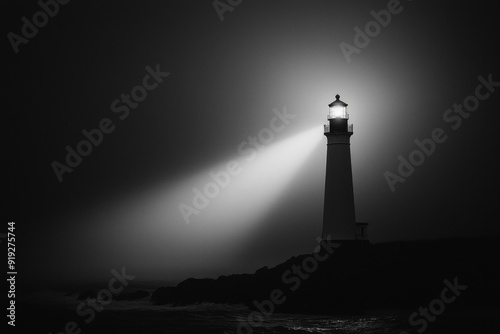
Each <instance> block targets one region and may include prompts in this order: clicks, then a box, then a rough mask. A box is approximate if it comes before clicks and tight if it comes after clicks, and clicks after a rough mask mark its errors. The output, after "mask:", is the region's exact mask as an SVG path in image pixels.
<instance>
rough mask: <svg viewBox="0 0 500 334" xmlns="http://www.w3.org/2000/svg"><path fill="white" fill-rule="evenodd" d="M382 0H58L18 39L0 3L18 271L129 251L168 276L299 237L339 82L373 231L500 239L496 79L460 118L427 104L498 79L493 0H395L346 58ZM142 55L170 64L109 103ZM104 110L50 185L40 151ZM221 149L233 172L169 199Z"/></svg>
mask: <svg viewBox="0 0 500 334" xmlns="http://www.w3.org/2000/svg"><path fill="white" fill-rule="evenodd" d="M387 6H388V2H387V1H351V0H350V1H347V0H346V1H305V0H303V1H290V0H286V1H285V0H277V1H249V0H247V1H242V2H241V4H239V5H237V6H236V7H234V8H233V11H227V12H225V13H224V14H223V16H224V20H223V21H221V20H220V18H219V16H218V14H217V12H216V10H215V9H214V6H213V4H212V1H140V2H139V1H135V2H132V1H105V2H102V1H71V2H69V3H68V4H66V5H61V6H60V8H59V10H58V12H57V13H56V14H55V15H54V17H51V18H49V19H48V23H47V24H46V25H45V26H43V27H40V28H39V29H38V33H37V34H36V35H35V36H34V37H32V38H30V39H29V41H28V43H27V44H20V45H19V52H18V53H17V54H16V53H15V52H14V49H13V47H12V45H11V43H10V42H9V38H8V34H9V33H10V32H13V33H15V34H18V35H20V34H21V29H22V26H23V24H24V23H23V21H22V20H21V18H23V17H24V16H26V17H27V18H28V19H29V20H30V21H32V19H33V14H35V13H36V12H37V11H39V10H40V7H39V5H38V4H37V3H36V2H35V1H29V2H28V1H25V2H24V4H21V2H20V1H8V2H7V4H4V8H3V10H2V12H3V15H4V16H5V18H4V20H3V22H5V24H4V27H3V29H4V36H6V37H5V38H4V54H6V55H7V56H6V59H4V64H5V66H6V71H5V73H6V76H5V78H6V80H5V85H4V87H5V90H4V92H5V93H6V95H5V99H6V100H7V104H6V105H7V108H5V109H6V112H7V114H8V118H7V121H6V122H4V127H5V128H7V130H8V132H7V151H8V154H7V156H6V157H5V156H4V159H5V160H4V165H7V166H8V167H7V171H6V173H5V174H4V177H5V179H6V181H7V189H5V193H6V194H7V195H6V196H7V205H6V206H5V207H6V208H7V210H6V218H5V219H4V221H7V220H15V221H16V222H17V229H16V233H17V240H18V245H17V246H18V257H19V259H18V261H19V266H20V267H21V268H20V269H19V271H22V272H24V273H26V276H28V277H32V278H35V279H40V280H49V281H50V280H53V281H54V280H78V281H83V280H88V279H92V280H94V279H99V280H100V279H102V278H103V277H104V278H107V277H108V276H109V275H108V274H109V271H110V270H111V269H113V268H120V267H122V266H125V267H127V268H128V271H130V272H131V273H133V274H135V275H136V276H137V279H138V280H141V281H147V280H180V279H184V278H186V277H189V276H196V277H214V276H217V275H219V274H230V273H234V272H253V271H254V270H256V269H258V268H259V267H261V266H263V265H275V264H277V263H279V262H281V261H283V260H285V259H287V258H288V257H290V256H292V255H297V254H300V253H306V252H311V251H312V250H313V249H314V248H315V246H316V241H315V239H316V237H317V236H320V234H321V220H322V210H323V192H324V177H325V155H326V145H325V138H324V137H323V134H322V128H321V126H322V124H323V123H325V122H326V113H327V110H328V107H327V105H328V104H329V103H330V102H332V101H333V100H334V96H335V94H336V93H340V95H341V99H342V100H344V101H345V102H346V103H348V104H349V107H348V112H349V114H350V121H351V122H352V123H353V124H354V136H353V137H352V140H351V142H352V146H351V150H352V164H353V173H354V186H355V189H354V191H355V198H356V213H357V218H358V220H359V221H365V222H369V224H370V225H369V234H370V239H371V240H372V241H373V242H382V241H391V240H415V239H434V238H445V237H470V236H498V235H499V234H500V233H499V232H500V229H499V227H498V223H497V221H498V215H497V209H496V207H497V205H496V199H497V193H498V188H497V179H498V176H497V175H498V174H497V170H498V163H497V162H496V161H497V155H498V150H497V144H498V137H497V133H498V126H497V121H498V116H497V115H498V112H499V108H498V106H499V96H500V87H498V88H496V90H497V91H495V92H490V95H489V97H487V98H485V99H484V100H483V101H480V102H479V106H478V107H477V110H475V111H473V112H471V115H470V117H468V118H464V119H463V121H462V123H461V124H460V126H459V127H458V128H457V129H453V127H452V126H454V125H456V123H455V122H456V121H448V122H447V121H445V120H444V119H443V115H444V114H445V113H446V111H447V109H449V108H452V107H453V105H454V104H455V103H456V104H462V103H463V102H464V100H466V99H467V98H468V97H469V96H471V95H472V96H474V94H475V92H476V87H477V86H478V85H479V84H480V81H479V80H478V77H479V76H482V77H483V78H485V79H488V76H490V77H491V78H490V79H491V80H493V81H495V82H500V72H499V71H498V59H499V52H498V42H497V39H498V24H497V21H498V19H497V15H496V13H497V12H496V11H495V10H494V5H493V4H490V3H488V4H486V3H481V5H478V2H472V1H471V2H460V1H439V2H434V1H430V0H413V1H401V3H400V5H399V7H397V8H399V9H398V10H399V13H398V14H392V16H391V20H390V22H389V23H388V24H386V27H381V28H380V31H377V32H375V33H373V35H374V36H373V37H372V38H371V40H370V42H369V43H368V45H366V46H365V47H363V48H360V49H359V50H358V53H354V54H352V57H351V59H350V60H351V61H350V62H348V61H347V59H346V57H345V56H344V54H343V53H342V49H341V47H340V45H341V43H342V42H345V43H348V44H351V45H355V42H354V38H355V34H356V32H355V30H354V28H355V27H359V28H360V29H362V30H364V29H365V25H366V24H367V23H368V22H370V21H373V20H374V18H373V16H372V15H371V14H370V12H371V11H375V12H379V11H381V10H385V9H387ZM147 67H150V68H151V70H150V71H153V70H154V69H156V68H159V70H160V71H161V72H168V73H169V75H168V76H166V75H164V77H163V78H161V79H160V80H162V82H160V83H158V85H157V86H156V87H155V88H153V89H152V90H150V91H148V92H147V96H146V97H145V98H144V100H143V101H141V102H139V103H138V105H137V106H135V105H134V107H135V108H131V107H130V108H128V109H129V111H130V113H129V115H128V117H126V118H124V119H120V116H123V115H124V114H123V113H124V111H123V110H124V108H123V109H122V111H120V112H118V113H115V112H113V110H112V108H111V104H112V103H113V101H115V100H116V99H121V96H122V94H129V95H130V94H131V91H133V89H134V88H135V87H136V86H138V85H139V86H142V85H143V78H144V77H145V76H146V75H147V74H148V71H147V70H146V68H147ZM147 83H148V84H149V85H153V83H154V79H150V80H149V81H147ZM491 89H492V90H493V89H495V88H494V87H493V88H491ZM135 92H139V93H137V94H140V91H139V90H137V89H136V90H135ZM480 92H481V93H482V94H483V95H484V94H486V93H487V92H488V90H487V89H485V88H483V89H482V90H480ZM471 101H472V102H473V100H471V99H469V100H468V102H470V103H472V102H471ZM118 106H121V107H123V106H125V102H120V101H119V103H118V104H117V105H116V106H115V107H118ZM284 110H286V113H288V114H291V115H294V116H295V117H294V118H293V119H292V118H290V119H288V120H287V122H288V124H285V123H286V122H285V123H283V125H284V129H283V130H282V131H280V132H276V133H273V137H272V138H270V140H269V143H268V144H266V145H265V147H263V148H261V149H259V150H258V151H257V153H256V156H255V159H253V160H252V161H247V158H248V157H249V156H248V155H245V154H242V153H241V152H239V151H238V147H239V146H240V145H243V147H244V148H248V147H250V146H249V144H248V143H247V144H245V141H247V142H248V137H249V136H256V135H258V134H259V133H260V132H261V131H262V129H264V128H269V127H270V122H271V120H272V119H273V117H276V113H280V114H283V113H284ZM451 115H452V114H448V116H449V117H451ZM453 115H455V117H456V114H453ZM103 119H104V120H105V119H109V120H110V121H109V122H111V124H112V126H114V128H113V129H114V130H113V132H111V133H108V134H104V135H103V139H102V142H101V143H100V144H99V145H98V146H97V147H95V146H94V147H93V149H92V152H91V153H90V154H89V155H88V156H86V157H83V159H82V162H81V163H80V165H78V166H77V167H75V168H74V170H73V171H72V173H65V174H64V175H63V182H59V180H58V178H57V176H56V174H55V172H54V170H53V168H52V167H51V164H52V163H53V162H54V161H57V162H60V163H65V161H64V160H65V158H66V154H67V152H66V149H65V147H66V146H67V145H69V146H70V147H72V148H73V149H76V147H77V145H78V143H79V142H80V141H81V140H84V139H85V137H84V135H83V134H82V131H83V130H87V131H91V130H92V129H95V128H98V127H99V124H100V122H101V121H102V120H103ZM436 128H441V129H443V132H444V134H445V135H446V136H447V140H446V141H445V142H444V143H440V144H437V145H436V148H435V151H434V152H433V153H432V154H431V155H430V156H428V157H426V159H425V161H424V163H423V164H421V165H420V166H418V167H417V168H416V169H415V171H414V172H413V174H412V175H410V176H409V177H408V178H407V179H406V181H405V182H404V183H398V184H396V185H395V191H394V192H392V191H391V189H390V187H389V185H388V183H387V181H386V179H385V177H384V173H385V172H386V171H390V172H392V173H397V169H398V164H399V161H398V157H399V156H400V155H401V156H403V157H405V158H407V159H408V157H409V155H410V154H411V153H412V151H414V150H415V149H416V148H417V146H416V145H415V143H414V141H415V140H416V139H419V140H424V139H426V138H429V137H430V136H431V133H432V132H433V131H434V130H435V129H436ZM247 152H248V151H247ZM233 160H235V161H238V162H239V164H240V165H239V166H240V170H241V172H240V173H239V174H238V175H234V176H232V177H231V180H230V183H229V185H228V186H227V187H226V188H224V189H222V190H221V191H220V194H218V195H217V196H215V198H213V199H211V200H210V204H209V205H208V207H207V208H206V209H203V210H201V211H200V213H199V215H194V216H191V217H192V221H191V223H189V224H187V223H186V222H185V221H184V219H183V217H182V215H181V213H180V210H179V204H181V203H185V204H189V205H192V200H193V196H194V193H193V188H199V189H201V188H203V187H204V186H205V185H206V184H207V183H208V182H210V181H211V178H210V176H209V173H210V172H211V171H212V172H214V173H217V172H220V171H223V170H225V169H226V168H227V164H228V163H229V162H230V161H233Z"/></svg>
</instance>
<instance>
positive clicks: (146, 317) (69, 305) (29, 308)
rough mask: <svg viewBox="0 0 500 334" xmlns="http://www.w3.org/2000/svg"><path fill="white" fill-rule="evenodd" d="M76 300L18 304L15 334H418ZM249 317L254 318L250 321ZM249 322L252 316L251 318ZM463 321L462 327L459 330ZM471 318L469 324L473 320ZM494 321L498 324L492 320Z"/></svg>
mask: <svg viewBox="0 0 500 334" xmlns="http://www.w3.org/2000/svg"><path fill="white" fill-rule="evenodd" d="M80 303H82V301H81V300H78V299H77V294H67V293H63V292H43V293H37V294H31V295H30V296H23V297H22V298H20V300H19V301H18V304H19V306H18V308H17V313H16V333H49V334H61V333H67V334H71V333H74V334H85V333H89V334H91V333H117V334H118V333H127V334H128V333H130V334H132V333H150V334H156V333H217V334H225V333H228V334H229V333H238V334H240V333H241V334H252V333H256V334H257V333H275V334H279V333H288V334H292V333H293V334H299V333H301V334H302V333H304V334H305V333H336V334H337V333H338V334H340V333H346V334H347V333H349V334H354V333H366V334H375V333H377V334H381V333H398V334H408V333H421V332H424V331H418V330H419V329H420V330H421V329H422V327H412V326H410V324H409V322H408V317H409V315H410V314H411V313H412V312H414V311H416V310H373V311H369V312H365V313H364V314H360V315H333V314H332V315H328V314H326V315H325V314H322V315H310V314H284V313H273V314H271V315H266V316H262V315H261V314H257V313H252V312H254V311H253V310H250V309H248V308H247V307H246V306H244V305H224V304H210V303H203V304H197V305H190V306H181V307H173V306H169V305H161V306H159V305H153V304H151V302H150V301H149V297H148V298H143V299H138V300H133V301H111V302H110V303H109V304H108V305H105V306H103V308H102V310H100V311H95V312H94V315H93V317H92V318H91V317H90V314H89V313H90V312H88V313H86V314H85V316H82V315H79V314H78V313H77V312H76V310H77V308H78V305H79V304H80ZM450 313H451V316H450V315H448V316H441V319H438V320H440V321H434V322H433V323H429V324H428V326H427V327H426V328H425V332H426V333H498V332H497V329H498V325H497V322H498V321H492V320H491V319H495V318H496V316H498V314H497V315H494V314H490V315H489V317H486V316H485V313H484V312H476V313H473V314H471V313H470V312H468V314H466V315H464V314H460V313H455V312H450ZM252 314H253V317H252V316H251V315H252ZM249 316H251V317H250V318H249ZM465 316H467V317H468V320H471V321H467V322H466V324H465V325H464V324H463V320H464V317H465ZM471 316H472V318H471ZM496 319H498V318H496Z"/></svg>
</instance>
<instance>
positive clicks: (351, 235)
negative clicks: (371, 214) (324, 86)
mask: <svg viewBox="0 0 500 334" xmlns="http://www.w3.org/2000/svg"><path fill="white" fill-rule="evenodd" d="M335 98H336V99H335V101H333V102H332V103H330V104H329V105H328V107H329V110H328V123H327V124H325V126H324V134H325V136H326V139H327V155H326V180H325V199H324V200H325V203H324V210H323V232H322V239H323V240H325V241H331V242H337V243H344V244H345V243H353V242H354V241H359V240H361V241H367V239H368V237H367V233H366V229H367V224H366V223H356V213H355V209H354V189H353V181H352V166H351V143H350V140H351V136H352V134H353V126H352V124H349V114H348V113H347V103H345V102H343V101H341V100H340V95H338V94H337V95H336V96H335Z"/></svg>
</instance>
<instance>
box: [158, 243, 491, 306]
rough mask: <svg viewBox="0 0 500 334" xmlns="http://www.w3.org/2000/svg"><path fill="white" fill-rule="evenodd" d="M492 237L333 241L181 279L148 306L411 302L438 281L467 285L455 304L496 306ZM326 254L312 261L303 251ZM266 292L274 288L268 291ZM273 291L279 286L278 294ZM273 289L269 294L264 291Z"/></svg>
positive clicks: (426, 297) (429, 294) (434, 291)
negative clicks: (280, 258)
mask: <svg viewBox="0 0 500 334" xmlns="http://www.w3.org/2000/svg"><path fill="white" fill-rule="evenodd" d="M499 241H500V240H499V239H495V238H490V239H451V240H450V239H443V240H432V241H415V242H390V243H381V244H375V245H370V246H369V247H368V248H366V247H365V250H364V251H360V250H359V249H356V250H353V249H350V247H344V246H340V247H339V248H337V249H335V251H334V252H333V253H332V254H326V250H325V249H322V250H321V252H320V253H319V254H304V255H299V256H294V257H292V258H290V259H288V260H287V261H285V262H284V263H281V264H279V265H277V266H275V267H273V268H267V267H263V268H260V269H259V270H257V271H256V272H255V273H253V274H234V275H229V276H220V277H218V278H217V279H210V278H204V279H195V278H189V279H186V280H185V281H183V282H181V283H179V284H178V285H177V286H175V287H160V288H158V289H156V291H154V292H153V294H152V295H151V302H152V303H153V304H156V305H166V304H168V305H172V306H183V305H190V304H198V303H204V302H208V303H224V304H245V305H247V306H249V307H250V308H259V306H258V305H261V304H262V302H263V301H266V300H267V301H269V300H272V298H273V297H274V299H275V300H277V301H279V303H273V306H274V309H273V311H274V312H291V313H295V312H296V313H315V314H321V313H329V314H332V312H333V314H335V313H337V314H342V313H359V312H363V311H366V310H374V309H415V308H417V307H419V306H422V305H428V304H429V302H430V301H431V300H433V299H435V298H438V297H439V296H440V293H441V291H442V289H443V287H444V283H443V282H444V280H446V279H447V280H448V281H450V282H453V281H454V280H457V281H458V283H459V284H461V285H466V286H467V287H468V289H467V290H466V292H464V293H463V294H462V296H460V298H458V299H457V300H456V302H454V303H453V307H458V308H473V309H479V308H496V307H497V306H496V300H497V298H498V297H499V296H500V289H498V285H497V284H498V282H499V281H500V274H499V272H500V267H499V265H498V263H500V261H498V260H499V259H498V255H499V254H500V242H499ZM320 255H321V256H326V255H329V256H328V258H327V259H326V260H324V261H323V262H319V261H317V268H315V267H314V261H313V260H311V258H314V257H315V256H316V257H318V256H320ZM273 291H274V292H273ZM280 292H281V293H280ZM273 293H274V296H272V294H273Z"/></svg>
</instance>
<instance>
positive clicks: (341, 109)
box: [328, 94, 349, 119]
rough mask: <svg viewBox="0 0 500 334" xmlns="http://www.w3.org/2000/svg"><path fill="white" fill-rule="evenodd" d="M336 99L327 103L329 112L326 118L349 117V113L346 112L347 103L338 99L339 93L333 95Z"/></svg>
mask: <svg viewBox="0 0 500 334" xmlns="http://www.w3.org/2000/svg"><path fill="white" fill-rule="evenodd" d="M335 98H336V100H335V101H333V102H332V103H330V104H329V105H328V107H329V108H330V112H329V114H328V119H332V118H343V119H349V114H347V103H345V102H343V101H340V100H339V99H340V95H339V94H337V95H335Z"/></svg>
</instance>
